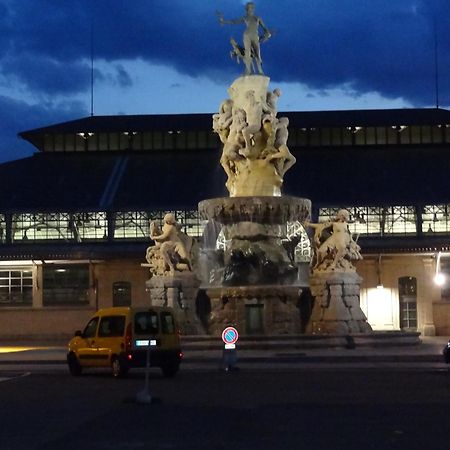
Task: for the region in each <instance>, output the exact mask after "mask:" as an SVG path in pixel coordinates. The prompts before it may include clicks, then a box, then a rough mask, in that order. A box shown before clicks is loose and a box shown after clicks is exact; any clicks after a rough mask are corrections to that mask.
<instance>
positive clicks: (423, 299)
mask: <svg viewBox="0 0 450 450" xmlns="http://www.w3.org/2000/svg"><path fill="white" fill-rule="evenodd" d="M434 264H435V262H434V259H433V258H432V257H430V256H422V255H382V257H381V261H380V263H379V262H378V255H377V256H376V257H370V256H367V257H366V258H365V259H364V260H362V261H360V262H359V263H358V267H357V270H358V273H359V274H360V276H361V277H362V278H363V282H362V286H361V287H362V289H361V307H362V309H363V311H364V312H365V314H366V315H367V317H368V321H369V323H370V324H371V326H372V328H373V329H374V330H399V329H400V300H399V279H400V278H402V277H414V278H416V280H417V330H418V331H420V332H421V333H422V334H424V335H434V334H435V333H437V334H442V331H443V330H444V328H443V327H442V326H439V327H437V328H436V323H435V322H436V320H439V323H440V320H441V319H440V318H439V319H437V316H436V314H437V313H438V311H439V310H443V309H445V306H441V308H440V309H439V308H436V307H435V305H434V304H435V303H436V302H440V299H441V291H440V288H439V287H438V286H436V285H435V284H434V282H433V278H434V271H435V266H434ZM378 270H379V271H380V279H381V280H380V281H381V283H382V285H383V288H382V289H378V288H377V285H378V284H379V280H378V272H377V271H378ZM438 305H440V303H438ZM449 306H450V304H449ZM449 315H450V312H449ZM447 323H450V322H447Z"/></svg>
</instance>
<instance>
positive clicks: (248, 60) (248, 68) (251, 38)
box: [217, 2, 271, 75]
mask: <svg viewBox="0 0 450 450" xmlns="http://www.w3.org/2000/svg"><path fill="white" fill-rule="evenodd" d="M245 11H246V13H245V16H243V17H241V18H239V19H234V20H225V19H224V17H223V14H222V13H220V12H218V13H217V15H218V17H219V23H220V24H221V25H225V24H227V25H238V24H241V23H245V25H246V28H245V31H244V36H243V41H244V55H243V59H244V64H245V75H250V74H251V73H252V68H253V64H252V62H253V61H254V62H255V63H256V68H257V72H258V73H259V74H261V75H262V74H263V70H262V59H261V50H260V42H264V41H266V40H267V39H269V38H270V37H271V33H270V31H269V29H268V28H267V27H266V26H265V24H264V22H263V21H262V19H261V18H260V17H258V16H256V15H255V4H254V3H253V2H248V3H247V4H246V5H245ZM259 27H261V28H262V30H263V33H264V34H263V36H262V37H261V36H260V35H259ZM233 41H234V40H233ZM234 43H235V45H233V42H232V45H233V51H234V52H236V56H238V54H239V57H242V54H241V52H240V50H239V46H238V45H237V44H236V41H234ZM238 61H239V59H238ZM253 71H254V68H253Z"/></svg>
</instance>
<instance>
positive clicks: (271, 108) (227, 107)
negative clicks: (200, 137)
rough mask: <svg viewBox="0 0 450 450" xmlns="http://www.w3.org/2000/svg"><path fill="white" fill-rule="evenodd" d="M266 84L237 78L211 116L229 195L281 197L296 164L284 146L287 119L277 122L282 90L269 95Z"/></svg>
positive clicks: (255, 78)
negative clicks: (219, 144) (289, 171)
mask: <svg viewBox="0 0 450 450" xmlns="http://www.w3.org/2000/svg"><path fill="white" fill-rule="evenodd" d="M269 81H270V80H269V78H268V77H264V76H259V75H254V76H244V77H240V78H238V79H237V80H235V81H234V83H233V84H232V85H231V87H230V89H229V91H228V92H229V94H230V99H228V100H225V101H224V102H222V104H221V105H220V108H219V112H218V113H216V114H214V115H213V131H214V132H216V133H217V134H218V135H219V137H220V140H221V142H222V143H223V151H222V156H221V158H220V164H221V165H222V167H223V169H224V171H225V173H226V174H227V177H228V179H227V182H226V187H227V189H228V191H229V193H230V196H231V197H240V196H255V195H261V196H281V186H282V184H283V177H284V174H285V173H286V172H287V171H288V170H289V169H290V168H291V167H292V166H293V165H294V164H295V161H296V160H295V157H294V156H293V155H292V154H291V152H290V151H289V148H288V146H287V140H288V135H289V132H288V125H289V120H288V118H287V117H280V118H277V101H278V98H279V97H280V96H281V91H280V90H279V89H274V90H273V91H271V92H268V91H267V88H268V85H269Z"/></svg>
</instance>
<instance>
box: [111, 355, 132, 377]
mask: <svg viewBox="0 0 450 450" xmlns="http://www.w3.org/2000/svg"><path fill="white" fill-rule="evenodd" d="M111 369H112V374H113V377H114V378H124V377H125V376H126V375H127V373H128V369H129V367H128V366H127V365H126V364H125V363H124V362H123V360H122V359H121V358H119V357H117V356H114V357H113V359H112V360H111Z"/></svg>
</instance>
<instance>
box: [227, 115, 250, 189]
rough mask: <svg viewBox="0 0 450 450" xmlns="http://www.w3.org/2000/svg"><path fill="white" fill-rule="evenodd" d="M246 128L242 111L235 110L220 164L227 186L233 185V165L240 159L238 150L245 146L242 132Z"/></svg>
mask: <svg viewBox="0 0 450 450" xmlns="http://www.w3.org/2000/svg"><path fill="white" fill-rule="evenodd" d="M246 126H247V122H246V115H245V111H244V110H243V109H237V110H236V111H235V112H234V114H233V121H232V123H231V126H230V128H229V134H228V137H227V140H226V142H225V144H224V146H223V151H222V156H221V157H220V164H221V165H222V167H223V170H225V173H226V174H227V177H228V180H227V186H230V185H231V184H232V183H233V179H234V176H235V173H234V171H233V168H234V163H233V161H236V160H238V159H242V156H241V155H240V154H239V151H240V149H242V148H243V147H244V146H245V141H244V136H243V133H242V132H243V130H244V128H245V127H246Z"/></svg>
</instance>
